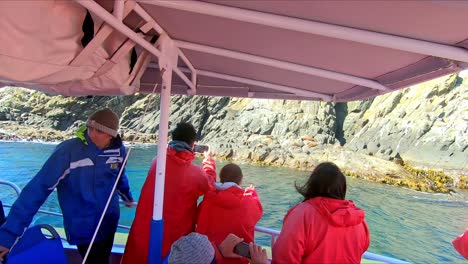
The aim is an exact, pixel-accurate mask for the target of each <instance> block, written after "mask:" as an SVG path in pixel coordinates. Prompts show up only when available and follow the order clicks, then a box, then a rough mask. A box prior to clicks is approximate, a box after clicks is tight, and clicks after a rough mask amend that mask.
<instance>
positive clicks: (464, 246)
mask: <svg viewBox="0 0 468 264" xmlns="http://www.w3.org/2000/svg"><path fill="white" fill-rule="evenodd" d="M452 244H453V247H454V248H455V249H456V250H457V251H458V253H460V255H462V256H463V257H464V258H465V259H466V260H468V229H467V230H466V231H465V233H463V234H461V235H460V236H459V237H457V238H455V240H453V241H452Z"/></svg>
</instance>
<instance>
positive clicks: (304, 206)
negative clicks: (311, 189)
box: [272, 197, 370, 264]
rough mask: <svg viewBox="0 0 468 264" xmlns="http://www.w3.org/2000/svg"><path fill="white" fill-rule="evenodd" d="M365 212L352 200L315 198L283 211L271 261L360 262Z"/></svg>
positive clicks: (279, 263)
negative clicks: (281, 223) (281, 226)
mask: <svg viewBox="0 0 468 264" xmlns="http://www.w3.org/2000/svg"><path fill="white" fill-rule="evenodd" d="M364 218H365V213H364V211H363V210H361V209H359V208H357V207H356V206H355V205H354V203H353V202H352V201H348V200H338V199H331V198H325V197H316V198H312V199H309V200H307V201H305V202H302V203H300V204H298V205H296V206H295V207H293V208H292V209H290V210H289V212H288V213H287V214H286V216H285V218H284V222H283V229H282V230H281V234H280V235H279V237H278V240H277V241H276V243H275V245H274V246H273V262H272V263H276V264H295V263H360V262H361V256H362V254H364V252H365V251H366V250H367V248H368V247H369V243H370V241H369V230H368V228H367V224H366V222H365V220H364Z"/></svg>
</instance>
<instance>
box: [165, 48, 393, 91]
mask: <svg viewBox="0 0 468 264" xmlns="http://www.w3.org/2000/svg"><path fill="white" fill-rule="evenodd" d="M174 41H175V43H176V45H177V46H178V47H179V48H182V49H189V50H195V51H199V52H203V53H209V54H214V55H218V56H223V57H227V58H233V59H237V60H243V61H248V62H252V63H258V64H262V65H267V66H271V67H275V68H279V69H284V70H289V71H294V72H299V73H304V74H307V75H313V76H318V77H322V78H327V79H330V80H335V81H340V82H345V83H352V84H355V85H360V86H364V87H368V88H371V89H376V90H381V91H389V90H390V88H388V87H386V86H385V85H383V84H381V83H379V82H376V81H374V80H369V79H366V78H361V77H357V76H353V75H349V74H345V73H340V72H335V71H330V70H324V69H319V68H315V67H310V66H305V65H300V64H296V63H291V62H287V61H281V60H275V59H270V58H266V57H261V56H257V55H251V54H247V53H242V52H238V51H232V50H227V49H220V48H216V47H210V46H205V45H200V44H196V43H191V42H187V41H181V40H174Z"/></svg>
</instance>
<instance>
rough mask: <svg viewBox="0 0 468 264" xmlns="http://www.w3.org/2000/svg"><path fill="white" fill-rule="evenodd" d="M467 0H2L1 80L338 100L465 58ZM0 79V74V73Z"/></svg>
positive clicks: (47, 87) (89, 91)
mask: <svg viewBox="0 0 468 264" xmlns="http://www.w3.org/2000/svg"><path fill="white" fill-rule="evenodd" d="M466 25H468V2H466V1H328V0H327V1H281V0H272V1H265V0H258V1H257V0H249V1H236V0H233V1H229V0H206V1H195V0H194V1H176V0H171V1H166V0H119V1H117V0H116V1H112V0H96V1H94V0H85V1H82V0H76V1H53V0H45V1H35V0H30V1H8V0H7V1H0V28H2V30H3V32H2V34H1V35H0V83H2V84H3V85H18V86H22V87H28V88H32V89H36V90H41V91H45V92H49V93H52V94H62V95H75V96H76V95H124V94H134V93H151V92H160V90H161V87H162V85H157V86H156V88H155V85H156V84H161V83H162V78H161V72H160V71H161V69H163V71H164V70H166V69H168V65H170V66H171V67H169V68H170V69H172V71H173V73H174V74H173V75H172V76H171V79H172V80H171V81H172V90H171V93H172V94H188V95H207V96H229V97H250V98H272V99H297V100H320V101H334V102H345V101H353V100H362V99H367V98H371V97H374V96H377V95H380V94H384V93H388V92H391V91H395V90H398V89H401V88H404V87H407V86H409V85H413V84H416V83H419V82H423V81H426V80H429V79H433V78H436V77H439V76H442V75H446V74H449V73H453V72H457V71H460V70H463V69H466V68H468V50H467V49H468V28H467V26H466ZM0 86H1V85H0Z"/></svg>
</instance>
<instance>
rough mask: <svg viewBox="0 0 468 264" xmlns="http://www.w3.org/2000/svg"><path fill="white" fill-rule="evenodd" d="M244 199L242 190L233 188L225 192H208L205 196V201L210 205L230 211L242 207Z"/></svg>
mask: <svg viewBox="0 0 468 264" xmlns="http://www.w3.org/2000/svg"><path fill="white" fill-rule="evenodd" d="M243 198H244V190H243V189H241V188H239V187H237V186H233V187H230V188H227V189H225V190H215V191H210V192H208V193H207V194H205V198H203V199H206V201H207V202H208V203H212V204H214V205H216V206H218V207H222V208H226V209H232V208H237V207H240V206H241V205H242V199H243Z"/></svg>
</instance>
